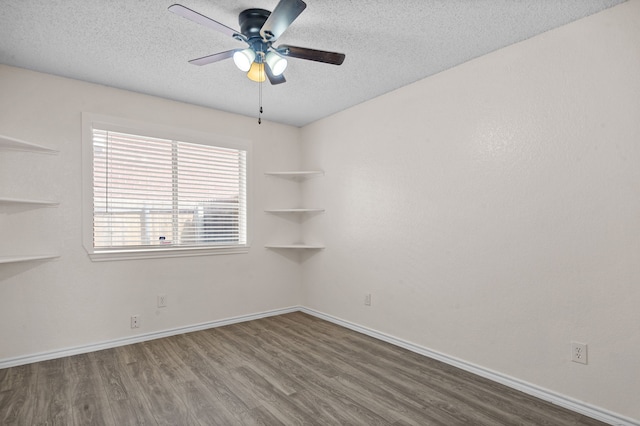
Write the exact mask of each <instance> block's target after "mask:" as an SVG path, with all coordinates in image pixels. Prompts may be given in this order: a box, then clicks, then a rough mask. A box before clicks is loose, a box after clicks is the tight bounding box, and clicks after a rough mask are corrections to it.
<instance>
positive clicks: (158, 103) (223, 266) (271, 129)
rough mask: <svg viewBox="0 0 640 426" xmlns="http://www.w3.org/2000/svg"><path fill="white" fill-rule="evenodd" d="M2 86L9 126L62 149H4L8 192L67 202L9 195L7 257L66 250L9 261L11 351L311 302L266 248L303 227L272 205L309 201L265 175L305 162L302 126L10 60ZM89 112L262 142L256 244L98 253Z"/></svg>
mask: <svg viewBox="0 0 640 426" xmlns="http://www.w3.org/2000/svg"><path fill="white" fill-rule="evenodd" d="M0 94H1V95H0V134H4V135H7V136H11V137H14V138H18V139H22V140H26V141H29V142H33V143H38V144H41V145H45V146H48V147H51V148H54V149H58V150H60V153H59V154H57V155H43V154H34V153H28V152H8V151H0V197H13V198H44V199H54V200H58V201H59V202H60V205H59V207H57V208H35V209H34V208H22V207H13V206H5V205H1V203H0V235H1V239H0V256H2V255H11V254H27V253H30V252H36V253H39V252H60V254H61V257H60V258H59V259H57V260H54V261H48V262H25V263H12V264H0V360H6V359H11V358H15V357H24V356H29V355H33V354H38V353H43V352H44V353H46V352H53V351H57V350H65V349H69V348H74V347H81V346H84V345H92V344H96V343H100V342H108V341H114V340H122V339H127V338H130V337H135V336H136V335H143V334H149V333H154V332H158V331H164V330H169V329H175V328H180V327H187V326H191V325H196V324H201V323H208V322H213V321H218V320H222V319H226V318H230V317H236V316H242V315H248V314H256V313H260V312H265V311H271V310H274V309H281V308H286V307H290V306H298V305H299V304H300V302H301V299H302V294H301V288H300V280H301V271H300V264H299V263H298V262H297V260H296V259H289V258H286V257H284V256H282V255H280V254H278V253H275V252H273V251H269V250H266V249H265V248H264V245H265V243H267V242H269V241H270V240H271V239H272V238H274V236H279V234H281V233H285V234H286V233H290V232H292V231H291V230H290V229H288V228H286V227H285V226H284V225H282V221H278V220H277V219H278V218H274V217H272V216H269V215H266V214H265V213H264V211H263V210H264V208H265V207H267V206H270V205H272V203H275V202H280V203H282V204H284V205H287V204H292V205H294V204H296V203H298V202H299V200H298V197H299V193H298V192H291V191H289V192H288V190H289V189H290V188H286V187H285V186H283V185H276V184H275V183H273V182H270V181H267V178H266V177H265V176H264V172H265V171H267V170H279V169H284V170H289V169H296V168H298V167H299V161H300V148H299V135H300V130H299V129H298V128H294V127H290V126H284V125H278V124H273V123H268V122H264V123H263V124H262V125H260V126H258V124H257V123H256V120H255V119H254V118H249V117H242V116H239V115H234V114H229V113H224V112H220V111H215V110H211V109H207V108H200V107H196V106H193V105H187V104H182V103H179V102H173V101H168V100H164V99H159V98H154V97H151V96H145V95H141V94H137V93H132V92H127V91H123V90H117V89H113V88H109V87H105V86H99V85H95V84H89V83H84V82H81V81H76V80H70V79H65V78H60V77H55V76H52V75H47V74H41V73H36V72H31V71H27V70H23V69H18V68H12V67H8V66H3V65H0ZM82 112H92V113H97V114H104V115H112V116H117V117H122V118H125V119H130V120H137V121H143V122H148V123H157V124H161V125H165V126H172V127H179V128H187V129H191V130H194V131H198V132H208V133H211V134H214V135H221V136H223V137H231V138H240V139H246V140H250V141H252V146H253V148H252V149H253V152H252V154H253V155H252V158H251V165H252V167H251V170H250V173H251V177H252V185H251V188H252V194H251V195H252V198H250V205H249V208H250V211H249V221H250V222H249V223H250V239H251V249H250V252H249V253H248V254H231V255H219V256H201V257H182V258H167V259H148V260H129V261H114V262H98V263H93V262H91V260H89V257H88V256H87V253H86V252H85V250H84V249H83V246H82V238H81V188H82V175H81V170H82V167H81V166H82V165H81V118H82V117H81V113H82ZM274 200H275V201H274ZM296 232H297V231H296ZM282 238H286V236H285V237H282ZM158 294H166V295H167V297H168V305H167V307H166V308H157V307H156V296H157V295H158ZM134 314H138V315H140V316H141V327H140V328H139V329H136V330H132V329H131V328H130V323H129V319H130V316H131V315H134Z"/></svg>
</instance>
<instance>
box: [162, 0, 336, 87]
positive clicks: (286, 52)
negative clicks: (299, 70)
mask: <svg viewBox="0 0 640 426" xmlns="http://www.w3.org/2000/svg"><path fill="white" fill-rule="evenodd" d="M306 7H307V5H306V3H305V2H303V1H302V0H280V2H279V3H278V4H277V5H276V7H275V9H274V10H273V12H269V11H268V10H265V9H247V10H244V11H242V12H240V15H239V17H238V22H239V24H240V31H236V30H234V29H233V28H229V27H227V26H226V25H224V24H221V23H220V22H217V21H214V20H213V19H211V18H208V17H206V16H204V15H201V14H200V13H198V12H196V11H194V10H191V9H189V8H188V7H185V6H183V5H181V4H174V5H172V6H170V7H169V11H171V12H173V13H175V14H177V15H180V16H182V17H184V18H187V19H189V20H190V21H193V22H196V23H198V24H201V25H204V26H205V27H208V28H211V29H214V30H216V31H220V32H221V33H224V34H227V35H229V36H231V37H233V38H234V39H236V40H239V41H243V42H245V43H247V44H248V45H249V47H248V48H245V49H233V50H227V51H225V52H219V53H214V54H213V55H208V56H203V57H202V58H197V59H192V60H191V61H189V63H191V64H194V65H207V64H211V63H214V62H218V61H222V60H224V59H228V58H231V57H233V60H234V62H235V64H236V66H237V67H238V68H239V69H240V70H242V71H245V72H247V77H249V78H250V79H251V80H253V81H257V82H263V81H264V80H265V79H266V77H268V78H269V81H270V82H271V84H280V83H284V82H285V81H286V80H285V78H284V75H283V72H284V70H285V68H286V67H287V60H286V59H285V58H284V57H290V58H299V59H306V60H310V61H316V62H323V63H326V64H333V65H341V64H342V62H344V59H345V55H344V54H343V53H335V52H327V51H324V50H315V49H309V48H306V47H297V46H289V45H280V46H277V47H275V46H273V43H274V42H275V41H276V40H277V39H278V38H279V37H280V36H281V35H282V34H283V33H284V32H285V31H286V29H287V28H289V25H291V23H292V22H293V21H294V20H295V19H296V18H297V17H298V16H299V15H300V14H301V13H302V11H303V10H304V9H305V8H306ZM265 75H266V77H265Z"/></svg>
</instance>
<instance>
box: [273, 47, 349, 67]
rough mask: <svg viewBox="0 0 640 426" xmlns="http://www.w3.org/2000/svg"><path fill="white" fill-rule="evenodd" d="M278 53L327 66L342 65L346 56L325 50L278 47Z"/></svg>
mask: <svg viewBox="0 0 640 426" xmlns="http://www.w3.org/2000/svg"><path fill="white" fill-rule="evenodd" d="M276 51H277V52H278V53H279V54H281V55H282V56H289V57H291V58H299V59H307V60H309V61H316V62H324V63H325V64H333V65H342V63H343V62H344V59H345V58H346V56H345V55H344V53H336V52H327V51H325V50H316V49H308V48H306V47H297V46H288V45H286V44H283V45H281V46H278V48H277V49H276Z"/></svg>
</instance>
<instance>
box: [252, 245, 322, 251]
mask: <svg viewBox="0 0 640 426" xmlns="http://www.w3.org/2000/svg"><path fill="white" fill-rule="evenodd" d="M265 247H266V248H270V249H310V250H322V249H323V248H324V246H323V245H320V244H267V245H266V246H265Z"/></svg>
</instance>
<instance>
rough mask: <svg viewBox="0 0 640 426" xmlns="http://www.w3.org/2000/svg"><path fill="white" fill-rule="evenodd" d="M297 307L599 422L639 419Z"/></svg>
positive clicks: (625, 424)
mask: <svg viewBox="0 0 640 426" xmlns="http://www.w3.org/2000/svg"><path fill="white" fill-rule="evenodd" d="M300 311H301V312H304V313H306V314H309V315H313V316H314V317H317V318H320V319H323V320H325V321H329V322H332V323H334V324H337V325H340V326H342V327H345V328H348V329H350V330H354V331H357V332H358V333H362V334H366V335H367V336H370V337H373V338H375V339H378V340H382V341H383V342H387V343H390V344H392V345H395V346H398V347H401V348H404V349H407V350H410V351H411V352H415V353H417V354H420V355H424V356H426V357H429V358H433V359H435V360H438V361H441V362H444V363H445V364H449V365H452V366H454V367H458V368H460V369H462V370H465V371H468V372H470V373H473V374H476V375H478V376H481V377H484V378H486V379H489V380H492V381H494V382H498V383H501V384H503V385H505V386H508V387H510V388H513V389H516V390H519V391H521V392H524V393H526V394H528V395H531V396H534V397H536V398H539V399H542V400H544V401H548V402H550V403H552V404H555V405H558V406H560V407H564V408H567V409H569V410H571V411H574V412H576V413H580V414H584V415H585V416H588V417H591V418H594V419H596V420H600V421H601V422H605V423H608V424H610V425H620V426H640V422H639V421H637V420H633V419H630V418H628V417H625V416H621V415H619V414H616V413H612V412H610V411H608V410H605V409H602V408H599V407H596V406H593V405H591V404H587V403H585V402H582V401H578V400H575V399H573V398H570V397H568V396H565V395H560V394H558V393H556V392H553V391H550V390H548V389H544V388H541V387H539V386H536V385H533V384H531V383H527V382H524V381H522V380H518V379H516V378H514V377H510V376H507V375H504V374H501V373H498V372H496V371H493V370H489V369H487V368H483V367H481V366H478V365H475V364H472V363H470V362H467V361H464V360H461V359H458V358H454V357H452V356H449V355H446V354H443V353H440V352H436V351H433V350H431V349H428V348H425V347H423V346H419V345H416V344H414V343H411V342H408V341H406V340H402V339H398V338H396V337H393V336H390V335H388V334H385V333H381V332H379V331H376V330H373V329H371V328H367V327H363V326H361V325H358V324H355V323H352V322H349V321H346V320H343V319H341V318H337V317H334V316H331V315H328V314H325V313H322V312H318V311H316V310H313V309H310V308H306V307H301V308H300Z"/></svg>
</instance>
